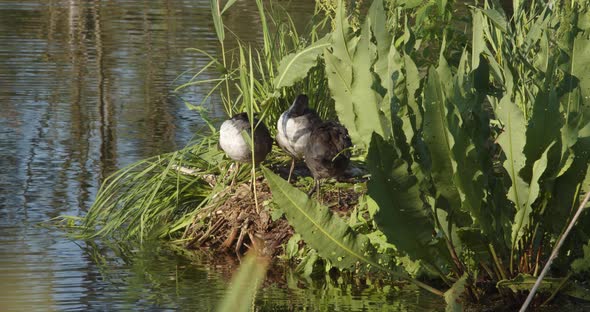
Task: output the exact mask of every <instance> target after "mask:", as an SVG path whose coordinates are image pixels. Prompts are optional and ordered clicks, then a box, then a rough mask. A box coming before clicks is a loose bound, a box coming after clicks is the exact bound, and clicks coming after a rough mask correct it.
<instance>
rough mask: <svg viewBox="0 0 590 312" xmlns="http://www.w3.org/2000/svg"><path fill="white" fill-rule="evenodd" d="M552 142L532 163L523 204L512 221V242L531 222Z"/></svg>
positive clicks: (520, 235) (519, 236)
mask: <svg viewBox="0 0 590 312" xmlns="http://www.w3.org/2000/svg"><path fill="white" fill-rule="evenodd" d="M553 144H554V143H552V144H551V145H549V146H548V147H547V149H546V150H545V152H544V153H543V154H542V155H541V158H539V159H538V160H537V161H535V164H534V165H533V176H532V178H531V183H530V188H529V191H528V194H527V198H526V202H525V206H524V208H522V209H519V210H518V211H517V212H516V215H515V216H514V222H513V223H512V242H513V244H514V243H516V242H518V241H519V240H520V238H521V237H522V235H524V229H525V228H526V227H527V226H529V224H530V222H531V212H532V211H533V207H532V206H533V203H534V202H535V200H537V197H538V196H539V191H540V188H541V186H540V180H541V176H542V175H543V173H545V169H547V154H548V153H549V150H550V149H551V147H552V146H553Z"/></svg>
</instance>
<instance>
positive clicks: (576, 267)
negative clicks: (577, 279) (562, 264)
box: [572, 241, 590, 273]
mask: <svg viewBox="0 0 590 312" xmlns="http://www.w3.org/2000/svg"><path fill="white" fill-rule="evenodd" d="M582 248H583V250H584V256H583V257H582V258H579V259H576V260H574V262H572V271H574V273H582V272H587V271H590V241H588V244H586V245H584V246H583V247H582Z"/></svg>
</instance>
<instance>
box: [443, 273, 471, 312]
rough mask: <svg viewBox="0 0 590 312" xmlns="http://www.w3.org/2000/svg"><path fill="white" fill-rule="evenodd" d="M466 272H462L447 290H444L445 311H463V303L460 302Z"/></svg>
mask: <svg viewBox="0 0 590 312" xmlns="http://www.w3.org/2000/svg"><path fill="white" fill-rule="evenodd" d="M467 277H468V275H467V273H465V274H463V276H461V278H459V279H458V280H457V281H456V282H455V283H454V284H453V286H451V288H449V290H447V291H446V292H445V302H446V303H447V306H446V308H445V311H446V312H461V311H463V304H462V303H461V296H462V295H463V293H464V292H465V284H466V283H467Z"/></svg>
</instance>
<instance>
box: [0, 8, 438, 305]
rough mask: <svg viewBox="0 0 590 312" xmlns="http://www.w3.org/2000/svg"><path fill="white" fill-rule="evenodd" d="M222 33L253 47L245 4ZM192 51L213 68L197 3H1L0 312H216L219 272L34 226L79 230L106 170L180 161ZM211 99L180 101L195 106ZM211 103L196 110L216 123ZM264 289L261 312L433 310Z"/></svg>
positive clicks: (391, 293) (157, 250)
mask: <svg viewBox="0 0 590 312" xmlns="http://www.w3.org/2000/svg"><path fill="white" fill-rule="evenodd" d="M281 3H282V4H287V3H286V2H281ZM313 6H314V3H313V1H311V0H309V1H294V2H293V3H292V4H291V7H290V8H291V9H290V11H291V12H293V14H295V16H296V17H297V18H296V20H297V21H305V20H307V19H308V18H309V17H310V15H311V14H312V13H313ZM225 20H226V25H227V26H228V27H229V28H230V29H232V30H234V31H235V32H236V33H237V34H238V35H239V36H241V37H242V38H243V39H246V40H250V41H253V42H254V41H256V39H257V38H259V37H260V32H259V31H258V29H259V28H258V18H257V11H256V7H255V5H254V1H238V2H237V3H236V5H235V7H234V8H232V9H231V10H230V11H229V12H228V13H227V16H225ZM191 47H198V48H200V49H203V50H205V51H207V52H208V53H211V54H213V55H217V54H218V45H217V41H216V39H215V33H214V29H213V23H212V20H211V18H210V11H209V1H203V0H201V1H197V0H186V1H180V0H175V1H170V0H162V1H151V0H150V1H148V0H127V1H122V0H121V1H115V0H110V1H107V0H104V1H100V0H95V1H86V0H68V1H65V0H43V1H6V0H5V1H0V310H1V311H12V310H23V311H35V310H36V311H47V310H83V311H91V310H99V311H103V310H161V309H166V310H175V309H180V310H211V309H214V307H215V305H216V303H217V302H218V301H219V299H220V298H221V297H222V296H223V293H224V291H225V289H226V288H227V285H228V282H229V279H230V277H231V273H232V272H233V269H234V268H235V267H236V266H237V264H235V263H232V262H231V261H228V262H222V263H221V264H220V263H218V262H216V263H210V261H208V260H207V259H206V258H202V259H201V258H200V257H198V256H193V258H191V259H189V258H187V257H183V256H181V255H179V254H178V252H174V251H172V250H170V249H167V248H163V247H161V246H146V247H143V248H138V249H124V248H123V247H122V246H113V248H108V247H107V246H93V245H89V244H87V243H84V242H80V241H71V240H68V239H66V238H65V237H64V235H63V233H61V232H60V231H58V230H56V229H55V228H52V227H44V226H40V225H39V224H40V223H42V222H45V221H47V220H50V219H51V218H54V217H57V216H60V215H73V216H83V215H84V214H85V212H86V211H87V209H88V208H89V206H90V205H91V203H92V201H93V199H94V197H95V195H96V192H97V188H98V186H99V185H100V183H101V182H102V181H103V179H104V178H105V177H106V176H108V175H109V174H110V173H112V172H113V171H114V170H116V169H117V168H121V167H122V166H125V165H127V164H130V163H132V162H134V161H136V160H139V159H142V158H145V157H148V156H152V155H156V154H159V153H163V152H167V151H172V150H175V149H178V148H181V147H182V146H183V145H184V144H186V142H188V141H189V140H190V138H191V137H192V136H193V135H194V133H195V132H197V131H199V129H201V127H203V121H202V120H201V119H200V118H199V116H198V114H196V113H195V112H192V111H190V110H188V109H187V108H186V107H185V105H184V103H183V102H182V101H181V100H180V99H179V98H178V97H176V96H174V95H173V94H172V93H171V90H172V89H173V86H174V84H173V83H172V82H173V80H174V79H175V78H176V77H177V76H178V75H179V74H180V73H182V72H183V71H185V70H186V69H189V68H198V67H202V66H203V65H204V64H206V63H207V62H208V59H206V58H204V57H202V56H200V55H198V54H196V53H190V52H186V51H185V49H186V48H191ZM205 75H210V76H211V77H215V75H216V73H215V72H213V71H211V72H205ZM210 87H211V85H202V86H200V87H199V89H193V90H192V91H193V93H191V94H190V95H189V96H188V97H187V99H188V100H190V101H193V102H195V103H198V102H200V100H201V99H202V98H203V97H204V95H205V92H206V91H208V89H209V88H210ZM216 100H217V99H216V98H215V97H213V98H212V100H211V101H208V102H207V103H206V105H207V108H208V110H209V112H210V115H211V116H213V117H221V116H222V115H223V112H222V108H221V107H220V106H219V105H216V103H217V101H216ZM125 248H129V247H125ZM194 257H196V258H194ZM265 285H266V286H265V287H264V288H263V289H262V290H261V291H260V293H259V295H258V298H257V301H256V305H257V307H258V309H259V310H292V309H296V310H298V309H308V310H326V311H332V310H343V311H344V310H363V311H369V310H382V309H391V310H408V311H413V310H420V311H423V310H432V309H440V307H441V302H440V301H438V300H434V299H432V298H431V297H429V296H427V295H424V294H423V293H420V292H418V291H416V290H403V291H400V290H396V289H395V288H391V289H389V290H388V289H386V290H385V291H383V290H381V291H377V290H376V289H375V288H374V287H353V286H352V285H348V286H339V287H328V286H327V285H326V284H321V283H318V282H313V281H298V280H296V279H293V278H288V279H286V278H285V276H280V277H278V278H276V279H272V280H269V281H267V282H266V284H265Z"/></svg>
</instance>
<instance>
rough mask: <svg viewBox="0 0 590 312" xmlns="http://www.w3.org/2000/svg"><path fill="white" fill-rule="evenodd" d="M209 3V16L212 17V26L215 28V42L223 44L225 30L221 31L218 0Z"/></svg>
mask: <svg viewBox="0 0 590 312" xmlns="http://www.w3.org/2000/svg"><path fill="white" fill-rule="evenodd" d="M209 3H210V4H211V14H212V15H213V26H215V32H216V33H217V40H219V42H223V40H224V39H225V29H223V19H222V18H221V11H220V8H219V0H210V1H209Z"/></svg>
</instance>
